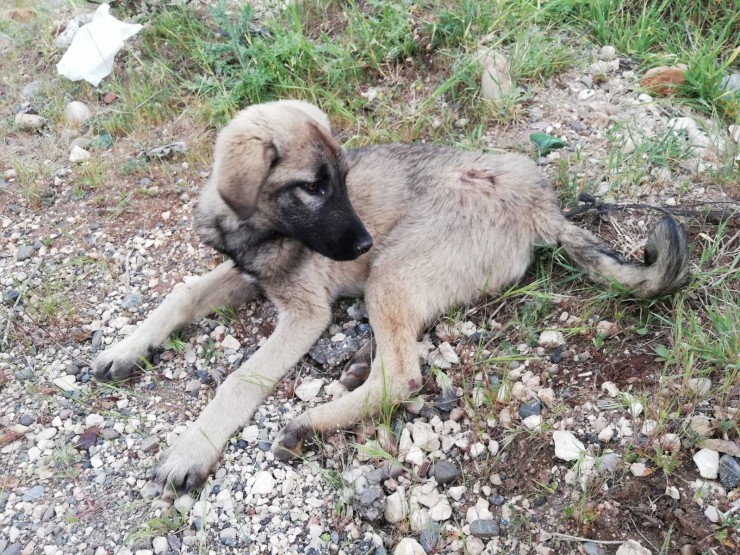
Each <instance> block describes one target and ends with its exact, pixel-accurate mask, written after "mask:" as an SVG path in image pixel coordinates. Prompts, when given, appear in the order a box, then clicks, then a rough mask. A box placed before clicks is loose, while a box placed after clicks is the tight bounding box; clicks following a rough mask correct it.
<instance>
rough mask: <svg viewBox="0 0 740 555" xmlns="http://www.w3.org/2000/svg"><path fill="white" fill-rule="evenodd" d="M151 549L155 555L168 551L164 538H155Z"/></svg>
mask: <svg viewBox="0 0 740 555" xmlns="http://www.w3.org/2000/svg"><path fill="white" fill-rule="evenodd" d="M152 548H153V549H154V553H156V555H160V554H161V553H167V550H168V549H169V546H168V545H167V538H165V537H164V536H157V537H156V538H154V539H153V540H152Z"/></svg>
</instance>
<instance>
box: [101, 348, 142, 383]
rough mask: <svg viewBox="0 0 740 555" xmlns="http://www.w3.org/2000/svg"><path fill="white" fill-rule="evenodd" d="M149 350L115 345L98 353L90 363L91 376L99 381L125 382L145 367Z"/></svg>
mask: <svg viewBox="0 0 740 555" xmlns="http://www.w3.org/2000/svg"><path fill="white" fill-rule="evenodd" d="M149 351H150V349H149V348H144V349H139V348H132V347H129V346H127V345H126V341H122V342H121V343H117V344H115V345H113V346H112V347H109V348H108V349H106V350H105V351H103V352H102V353H100V354H99V355H98V356H97V357H95V360H94V361H93V363H92V374H93V376H94V377H95V378H96V379H98V380H101V381H118V380H127V379H129V378H130V377H131V376H133V375H134V373H137V372H140V371H141V370H142V369H143V367H144V366H145V365H146V362H145V361H146V360H147V357H148V356H149Z"/></svg>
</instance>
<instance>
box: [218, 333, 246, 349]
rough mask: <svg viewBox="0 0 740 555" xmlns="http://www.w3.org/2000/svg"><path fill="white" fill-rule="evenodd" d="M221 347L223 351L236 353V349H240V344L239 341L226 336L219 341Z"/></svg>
mask: <svg viewBox="0 0 740 555" xmlns="http://www.w3.org/2000/svg"><path fill="white" fill-rule="evenodd" d="M221 346H222V347H223V348H224V349H232V350H234V351H236V350H237V349H239V347H241V343H239V340H238V339H237V338H236V337H234V336H233V335H227V336H226V337H224V338H223V339H222V340H221Z"/></svg>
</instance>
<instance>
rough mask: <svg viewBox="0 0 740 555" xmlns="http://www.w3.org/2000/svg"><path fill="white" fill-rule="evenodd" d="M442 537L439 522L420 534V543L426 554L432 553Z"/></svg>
mask: <svg viewBox="0 0 740 555" xmlns="http://www.w3.org/2000/svg"><path fill="white" fill-rule="evenodd" d="M440 537H441V528H440V526H439V523H438V522H432V523H431V524H430V525H429V526H428V527H427V528H424V530H422V531H421V533H420V534H419V543H420V544H421V547H422V548H423V549H424V552H425V553H431V552H432V550H433V549H434V547H435V546H436V545H437V542H438V541H439V539H440Z"/></svg>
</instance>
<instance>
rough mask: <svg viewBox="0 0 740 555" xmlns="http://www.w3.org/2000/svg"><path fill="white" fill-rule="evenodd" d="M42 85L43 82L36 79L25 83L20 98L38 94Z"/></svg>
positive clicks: (29, 97)
mask: <svg viewBox="0 0 740 555" xmlns="http://www.w3.org/2000/svg"><path fill="white" fill-rule="evenodd" d="M42 87H43V83H42V82H41V81H38V80H36V81H31V82H30V83H27V84H26V86H24V87H23V90H22V91H21V98H24V99H31V98H33V97H35V96H38V95H39V94H40V93H41V88H42Z"/></svg>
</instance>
